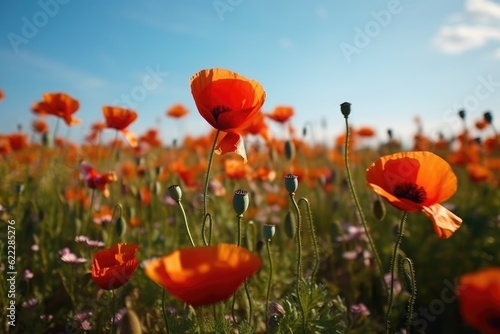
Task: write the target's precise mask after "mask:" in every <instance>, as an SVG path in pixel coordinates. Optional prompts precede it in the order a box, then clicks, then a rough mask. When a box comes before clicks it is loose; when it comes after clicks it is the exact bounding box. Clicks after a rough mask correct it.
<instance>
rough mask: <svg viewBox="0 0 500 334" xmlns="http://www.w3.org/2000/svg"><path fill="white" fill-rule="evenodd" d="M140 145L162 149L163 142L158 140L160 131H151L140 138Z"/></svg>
mask: <svg viewBox="0 0 500 334" xmlns="http://www.w3.org/2000/svg"><path fill="white" fill-rule="evenodd" d="M139 142H140V143H146V144H148V145H149V146H151V147H160V146H161V144H162V142H161V139H160V138H158V130H156V129H149V130H147V131H146V133H145V134H143V135H142V136H140V137H139Z"/></svg>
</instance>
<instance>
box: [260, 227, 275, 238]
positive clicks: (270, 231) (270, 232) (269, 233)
mask: <svg viewBox="0 0 500 334" xmlns="http://www.w3.org/2000/svg"><path fill="white" fill-rule="evenodd" d="M275 232H276V227H275V226H274V225H270V224H266V225H264V226H262V234H263V235H264V238H265V239H266V240H271V239H272V238H273V237H274V233H275Z"/></svg>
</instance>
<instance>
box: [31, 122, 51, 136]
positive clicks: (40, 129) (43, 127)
mask: <svg viewBox="0 0 500 334" xmlns="http://www.w3.org/2000/svg"><path fill="white" fill-rule="evenodd" d="M31 127H32V129H33V131H35V132H36V133H40V134H42V133H46V132H48V131H49V126H48V124H47V122H45V121H44V120H43V119H37V120H34V121H33V123H31Z"/></svg>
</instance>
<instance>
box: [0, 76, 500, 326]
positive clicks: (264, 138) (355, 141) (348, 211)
mask: <svg viewBox="0 0 500 334" xmlns="http://www.w3.org/2000/svg"><path fill="white" fill-rule="evenodd" d="M247 75H248V76H249V77H247ZM250 77H251V73H235V72H233V71H231V70H229V69H223V68H208V69H203V70H200V71H199V72H197V73H193V75H192V77H191V78H186V87H185V89H186V90H189V89H190V90H191V94H192V97H193V101H194V103H195V105H196V109H197V110H193V111H190V110H188V109H187V108H186V107H185V106H183V105H182V104H176V105H173V106H171V107H170V108H169V109H168V110H166V111H165V117H166V118H168V121H169V122H172V123H173V124H175V123H176V122H179V121H180V119H182V118H183V117H184V116H185V115H186V114H187V113H189V112H195V113H196V112H197V113H199V116H200V117H201V118H203V119H204V120H205V121H206V122H207V123H208V124H209V125H210V126H211V128H212V129H213V130H212V131H211V132H210V133H208V134H203V135H200V134H198V133H197V132H196V131H195V130H196V129H192V130H193V131H192V134H189V135H186V136H185V137H184V138H179V139H177V140H176V141H174V142H173V143H163V142H162V140H161V136H160V134H159V132H158V129H155V128H154V127H152V128H151V129H150V130H148V131H147V132H145V133H143V134H137V133H134V132H133V131H131V130H130V129H129V127H130V125H131V124H133V122H134V121H136V119H138V118H140V117H141V113H140V111H139V110H132V109H128V108H123V107H120V106H114V105H107V106H103V107H102V119H96V120H95V123H93V124H91V125H89V128H90V132H89V133H88V135H87V136H86V138H85V140H84V141H83V142H80V143H75V142H71V141H70V140H68V139H67V138H66V137H65V136H64V133H65V130H66V129H69V128H71V127H73V126H76V125H79V124H81V123H82V121H81V120H80V119H79V117H78V112H79V111H80V101H79V99H78V97H77V96H70V95H68V94H67V93H65V92H47V93H45V94H43V96H34V97H33V104H32V108H31V112H32V116H33V121H32V128H31V129H23V128H21V127H19V128H17V130H16V125H15V124H13V125H12V126H13V131H12V132H11V133H5V134H0V161H1V163H0V179H1V182H0V222H1V224H0V249H1V253H0V254H1V256H0V272H1V273H2V275H1V277H2V279H1V281H0V295H1V298H0V315H1V317H0V319H1V320H0V325H1V329H0V332H2V333H134V334H137V333H170V334H174V333H193V334H195V333H200V334H201V333H241V334H247V333H248V334H250V333H391V334H392V333H471V334H472V333H486V334H494V333H500V246H499V245H498V240H500V209H499V208H500V191H499V182H498V181H499V177H500V134H499V133H498V130H497V129H496V128H495V126H494V122H493V117H494V115H493V112H491V111H485V112H484V114H482V115H481V117H480V118H477V117H476V118H477V119H470V118H469V117H468V114H467V110H457V111H456V112H457V114H458V115H459V117H460V120H461V122H462V124H461V130H460V131H458V132H457V133H455V134H453V136H449V137H445V136H444V135H440V136H439V138H437V139H434V138H428V137H426V136H425V135H424V132H423V129H422V127H421V126H419V125H420V124H419V123H418V120H417V127H416V131H415V133H414V134H413V136H412V138H413V141H412V143H411V147H405V146H404V145H402V143H401V142H400V141H399V139H398V138H397V137H395V136H394V135H393V131H392V129H387V133H386V134H383V135H381V134H376V132H375V130H374V129H372V128H370V127H369V126H365V127H355V126H352V125H351V124H350V123H349V117H350V116H351V115H353V114H355V113H356V101H347V102H344V101H338V104H336V105H334V106H333V107H332V110H331V112H332V113H333V114H337V115H338V122H339V123H342V124H345V127H344V129H345V130H344V132H343V133H332V134H329V136H330V140H329V142H325V141H320V140H316V139H315V137H314V133H311V131H314V129H311V128H310V127H309V128H308V127H304V128H303V129H296V128H294V127H293V126H292V120H293V117H294V115H295V113H296V112H297V111H295V109H294V108H293V106H286V105H283V106H277V107H276V108H275V109H274V110H272V111H265V110H266V107H265V101H266V96H267V95H271V94H273V92H272V91H267V90H266V89H265V87H263V86H262V85H261V83H260V82H259V80H258V78H252V79H250ZM0 93H1V91H0ZM8 98H9V96H8V95H6V96H4V95H3V93H1V94H0V103H1V100H2V99H8ZM48 120H52V121H55V126H52V127H49V122H48ZM270 124H274V125H277V126H279V127H280V128H281V129H282V130H283V131H282V136H277V135H276V133H274V132H273V131H272V128H271V126H270ZM104 133H106V134H112V137H113V139H112V140H104V139H103V138H105V137H104V136H103V134H104ZM374 138H378V141H377V144H376V145H366V143H367V141H370V140H372V139H374Z"/></svg>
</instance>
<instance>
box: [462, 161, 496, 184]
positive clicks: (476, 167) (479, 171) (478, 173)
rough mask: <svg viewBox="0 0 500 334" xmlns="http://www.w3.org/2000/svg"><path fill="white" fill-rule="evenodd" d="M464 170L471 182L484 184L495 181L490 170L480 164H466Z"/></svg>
mask: <svg viewBox="0 0 500 334" xmlns="http://www.w3.org/2000/svg"><path fill="white" fill-rule="evenodd" d="M465 170H466V171H467V174H468V175H469V178H470V179H471V181H473V182H485V181H492V182H493V181H494V179H495V174H494V173H493V172H492V171H491V170H490V169H488V168H487V167H485V166H483V165H481V164H476V163H470V164H467V166H466V167H465Z"/></svg>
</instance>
